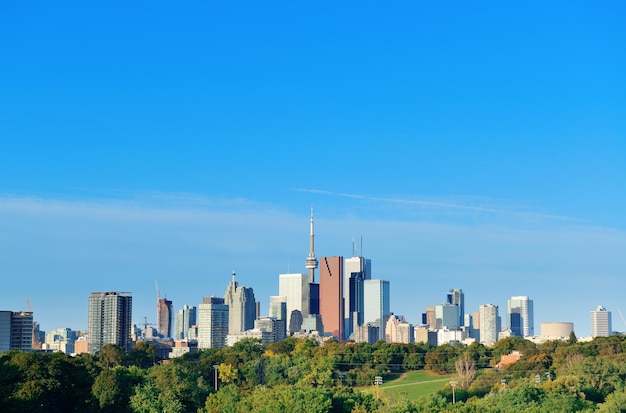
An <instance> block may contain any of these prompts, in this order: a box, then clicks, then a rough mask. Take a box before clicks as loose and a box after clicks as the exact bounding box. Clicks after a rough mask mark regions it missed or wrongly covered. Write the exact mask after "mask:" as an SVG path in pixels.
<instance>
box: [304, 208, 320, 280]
mask: <svg viewBox="0 0 626 413" xmlns="http://www.w3.org/2000/svg"><path fill="white" fill-rule="evenodd" d="M314 239H315V236H314V235H313V207H311V228H310V233H309V256H308V257H307V259H306V262H305V266H306V268H307V269H308V270H309V283H311V284H313V283H315V269H316V268H317V267H318V265H319V262H318V261H317V258H315V242H314Z"/></svg>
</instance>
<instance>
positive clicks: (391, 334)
mask: <svg viewBox="0 0 626 413" xmlns="http://www.w3.org/2000/svg"><path fill="white" fill-rule="evenodd" d="M385 341H386V342H387V343H406V344H410V343H412V342H413V326H412V325H411V324H410V323H408V322H407V321H406V320H405V319H404V316H396V315H393V314H392V315H391V316H389V319H388V320H387V324H386V325H385Z"/></svg>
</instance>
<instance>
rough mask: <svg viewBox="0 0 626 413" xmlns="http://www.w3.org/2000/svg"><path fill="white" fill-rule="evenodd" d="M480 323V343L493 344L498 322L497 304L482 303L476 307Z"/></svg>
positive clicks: (498, 327)
mask: <svg viewBox="0 0 626 413" xmlns="http://www.w3.org/2000/svg"><path fill="white" fill-rule="evenodd" d="M478 313H479V318H480V321H479V324H480V342H481V343H482V344H494V343H495V342H496V341H498V332H499V331H500V325H499V324H500V323H499V317H498V306H497V305H493V304H483V305H481V306H479V307H478Z"/></svg>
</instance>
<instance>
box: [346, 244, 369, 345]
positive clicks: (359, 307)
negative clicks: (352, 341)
mask: <svg viewBox="0 0 626 413" xmlns="http://www.w3.org/2000/svg"><path fill="white" fill-rule="evenodd" d="M354 254H355V251H354V240H353V241H352V258H348V259H346V260H344V267H343V274H344V279H343V296H344V335H345V337H344V338H346V339H347V338H349V337H350V334H352V329H353V327H354V325H361V324H363V322H364V321H363V311H364V306H365V304H364V297H363V282H364V281H365V280H369V279H371V278H372V261H371V260H368V259H365V258H363V257H362V256H359V257H357V256H355V255H354ZM355 321H356V324H355Z"/></svg>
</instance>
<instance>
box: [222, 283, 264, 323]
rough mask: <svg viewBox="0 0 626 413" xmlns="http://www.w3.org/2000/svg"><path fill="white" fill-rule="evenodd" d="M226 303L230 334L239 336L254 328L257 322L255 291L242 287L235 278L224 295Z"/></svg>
mask: <svg viewBox="0 0 626 413" xmlns="http://www.w3.org/2000/svg"><path fill="white" fill-rule="evenodd" d="M224 302H225V304H226V305H227V306H228V334H237V333H241V332H243V331H246V330H250V329H252V328H254V320H256V300H255V299H254V291H252V288H249V287H242V286H240V285H239V284H238V283H237V281H235V272H234V271H233V278H232V280H231V281H230V283H228V287H227V288H226V292H225V293H224Z"/></svg>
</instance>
